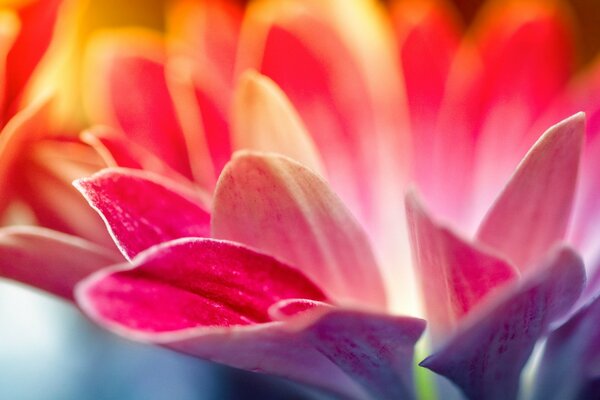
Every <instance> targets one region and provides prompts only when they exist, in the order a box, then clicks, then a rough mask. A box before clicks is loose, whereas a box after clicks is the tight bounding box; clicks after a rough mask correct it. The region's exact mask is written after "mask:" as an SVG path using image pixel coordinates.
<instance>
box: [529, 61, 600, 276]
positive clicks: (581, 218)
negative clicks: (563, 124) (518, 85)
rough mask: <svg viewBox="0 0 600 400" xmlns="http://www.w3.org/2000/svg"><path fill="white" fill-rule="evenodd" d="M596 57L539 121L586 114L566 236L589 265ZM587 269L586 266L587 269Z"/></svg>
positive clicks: (596, 182)
mask: <svg viewBox="0 0 600 400" xmlns="http://www.w3.org/2000/svg"><path fill="white" fill-rule="evenodd" d="M598 96H600V59H597V60H596V61H595V62H594V63H593V65H592V66H590V67H588V68H587V69H586V70H585V71H583V72H582V73H580V74H579V75H578V76H577V77H576V78H575V79H574V80H573V82H572V83H571V85H570V87H569V88H568V90H567V91H566V92H565V94H564V96H563V97H562V98H561V99H560V101H559V102H557V104H555V107H553V108H551V109H550V110H548V112H547V115H545V117H544V118H541V121H542V122H540V123H544V122H545V121H548V120H549V121H554V120H556V119H557V118H560V117H565V116H568V115H572V114H573V113H576V112H578V111H583V112H585V114H586V120H587V124H586V142H585V146H584V151H583V155H582V165H581V175H580V182H579V185H578V194H577V196H576V203H575V206H574V215H573V221H572V226H571V232H570V238H571V240H572V241H573V243H574V244H575V246H576V247H577V248H578V249H580V250H581V251H582V255H583V256H584V259H585V260H586V266H588V267H589V265H588V261H592V260H590V259H589V258H590V257H595V256H596V254H594V253H595V251H596V248H597V246H598V243H597V241H596V240H595V238H596V237H597V233H598V227H599V226H600V224H599V223H598V221H600V208H599V207H597V200H598V193H600V104H599V103H598V101H597V99H598ZM588 270H590V269H588Z"/></svg>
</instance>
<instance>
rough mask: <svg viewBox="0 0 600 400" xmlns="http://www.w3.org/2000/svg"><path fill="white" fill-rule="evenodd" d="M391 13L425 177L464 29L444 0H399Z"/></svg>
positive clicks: (419, 162)
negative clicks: (447, 83) (440, 110)
mask: <svg viewBox="0 0 600 400" xmlns="http://www.w3.org/2000/svg"><path fill="white" fill-rule="evenodd" d="M391 16H392V22H393V23H394V28H395V33H396V37H397V42H398V53H399V55H400V58H401V60H402V72H403V73H404V81H405V84H406V96H407V101H408V106H409V109H410V117H411V128H412V132H413V137H412V138H413V142H412V144H413V147H414V159H413V162H415V163H416V165H415V167H414V172H415V173H416V174H417V177H416V179H417V181H421V180H423V179H425V176H421V174H425V173H426V172H427V171H428V170H429V165H430V163H431V154H432V150H433V141H434V140H435V138H434V137H433V135H434V130H435V125H436V121H437V117H438V113H439V109H440V106H441V104H442V101H443V99H444V93H445V89H446V81H447V79H448V74H449V73H450V67H451V65H452V62H453V61H454V57H455V55H456V52H457V49H458V45H459V42H460V37H461V34H462V32H461V30H462V29H461V26H460V24H459V22H458V15H457V12H456V10H454V9H452V5H451V4H449V3H448V2H446V1H445V0H425V1H422V0H412V1H400V0H397V1H394V2H392V6H391Z"/></svg>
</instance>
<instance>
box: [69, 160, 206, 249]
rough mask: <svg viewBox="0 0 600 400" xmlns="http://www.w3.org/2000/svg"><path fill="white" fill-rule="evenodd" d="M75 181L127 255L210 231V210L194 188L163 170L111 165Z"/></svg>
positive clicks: (202, 235) (202, 234) (203, 234)
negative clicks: (166, 175) (168, 176)
mask: <svg viewBox="0 0 600 400" xmlns="http://www.w3.org/2000/svg"><path fill="white" fill-rule="evenodd" d="M74 185H75V187H76V188H77V189H78V190H79V191H80V192H81V194H83V196H84V197H85V199H86V200H87V201H88V202H89V203H90V205H91V206H92V207H93V208H94V209H95V210H96V211H97V212H98V213H99V214H100V215H101V216H102V218H103V219H104V221H105V222H106V225H107V227H108V229H109V231H110V233H111V235H112V236H113V238H114V240H115V243H116V244H117V246H118V247H119V249H120V250H121V252H122V253H123V255H125V257H127V258H128V259H131V258H132V257H134V256H135V255H136V254H138V253H139V252H140V251H142V250H145V249H147V248H149V247H151V246H153V245H155V244H158V243H162V242H165V241H168V240H172V239H177V238H181V237H187V236H199V237H205V236H208V235H209V229H210V225H209V224H210V215H209V213H208V212H207V211H206V210H205V209H204V208H202V207H201V205H200V203H199V202H197V201H196V199H195V197H194V193H191V194H190V193H189V192H188V189H187V188H186V187H182V186H179V185H177V184H176V183H175V182H171V181H168V180H166V179H164V178H162V177H160V176H158V175H154V174H151V173H149V172H145V171H138V170H133V169H132V170H128V169H124V168H108V169H105V170H103V171H100V172H98V173H97V174H95V175H93V176H91V177H90V178H84V179H79V180H77V181H75V182H74Z"/></svg>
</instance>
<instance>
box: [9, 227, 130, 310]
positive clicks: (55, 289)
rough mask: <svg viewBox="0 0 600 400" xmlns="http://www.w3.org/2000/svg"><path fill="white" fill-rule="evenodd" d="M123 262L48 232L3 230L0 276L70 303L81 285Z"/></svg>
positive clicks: (90, 245)
mask: <svg viewBox="0 0 600 400" xmlns="http://www.w3.org/2000/svg"><path fill="white" fill-rule="evenodd" d="M120 260H122V258H120V257H119V255H118V254H115V253H112V252H110V251H109V250H107V249H105V248H102V247H99V246H96V245H94V244H93V243H90V242H87V241H85V240H83V239H81V238H78V237H75V236H69V235H65V234H63V233H59V232H55V231H51V230H48V229H43V228H37V227H10V228H3V229H1V230H0V276H2V277H3V278H8V279H13V280H16V281H18V282H21V283H25V284H27V285H31V286H33V287H36V288H38V289H42V290H45V291H47V292H50V293H52V294H55V295H57V296H61V297H64V298H66V299H69V300H71V299H72V298H73V288H74V287H75V285H76V284H77V283H78V282H79V281H81V280H82V279H83V278H85V277H86V276H88V275H89V274H91V273H92V272H94V271H96V270H98V269H100V268H103V267H106V266H107V265H111V264H114V263H115V262H119V261H120Z"/></svg>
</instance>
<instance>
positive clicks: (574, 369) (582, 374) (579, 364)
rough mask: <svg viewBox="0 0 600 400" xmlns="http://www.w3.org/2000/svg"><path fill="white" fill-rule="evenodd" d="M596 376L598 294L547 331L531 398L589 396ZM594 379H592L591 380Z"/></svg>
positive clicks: (599, 369)
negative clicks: (553, 329) (567, 318)
mask: <svg viewBox="0 0 600 400" xmlns="http://www.w3.org/2000/svg"><path fill="white" fill-rule="evenodd" d="M598 378H600V297H597V298H596V299H594V300H592V301H591V302H590V303H589V304H587V305H586V306H585V307H583V308H581V309H580V310H579V311H578V312H577V313H576V314H575V315H573V317H571V319H569V321H567V322H566V323H565V324H564V325H562V326H561V327H560V328H558V329H557V330H555V331H554V332H552V333H551V334H550V337H549V338H548V341H547V342H546V346H545V347H544V355H543V357H542V360H541V362H540V364H539V369H538V373H537V375H536V377H535V380H534V385H535V386H534V394H533V396H532V399H535V400H538V399H539V400H541V399H544V400H546V399H547V400H559V399H586V398H593V393H598V392H597V391H595V392H593V391H589V392H587V395H586V391H588V390H590V389H591V388H593V385H594V383H595V384H596V385H597V380H598ZM594 381H595V382H594Z"/></svg>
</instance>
